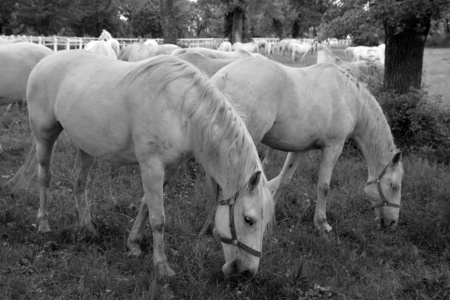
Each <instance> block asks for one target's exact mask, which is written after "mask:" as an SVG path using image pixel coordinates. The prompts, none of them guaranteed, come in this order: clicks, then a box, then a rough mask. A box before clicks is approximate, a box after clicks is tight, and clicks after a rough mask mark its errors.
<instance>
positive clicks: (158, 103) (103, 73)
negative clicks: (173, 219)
mask: <svg viewBox="0 0 450 300" xmlns="http://www.w3.org/2000/svg"><path fill="white" fill-rule="evenodd" d="M73 82H76V83H77V84H76V85H74V84H73ZM27 96H28V97H29V106H28V108H29V118H30V127H31V131H32V133H33V135H34V137H35V139H36V157H37V161H38V182H39V190H40V192H39V195H40V196H39V197H40V207H39V212H38V222H39V231H40V232H47V231H49V230H50V228H49V225H48V212H47V190H48V187H49V183H50V178H51V172H50V163H51V156H52V149H53V146H54V143H55V141H56V139H57V138H58V136H59V134H60V133H61V132H62V131H63V130H65V131H66V133H67V134H68V135H69V137H70V138H71V140H72V142H73V143H74V144H75V146H76V147H77V150H78V154H77V161H76V165H75V170H76V174H77V178H76V181H75V188H74V191H75V199H76V203H77V208H78V212H79V220H80V225H81V226H82V227H83V228H85V229H86V230H88V231H90V232H95V229H94V227H93V224H92V221H91V216H90V212H89V206H88V203H87V199H86V186H87V180H88V173H89V170H90V168H91V166H92V164H93V162H94V158H99V159H102V160H105V161H108V162H112V163H121V164H139V166H140V169H141V176H142V184H143V188H144V197H143V199H142V202H141V205H140V207H139V211H138V215H137V217H136V220H135V223H134V226H133V229H132V230H131V233H130V235H129V238H128V242H127V245H128V247H129V248H130V249H131V250H130V253H131V254H133V255H140V254H141V250H140V246H139V243H140V241H141V240H142V237H143V230H144V228H145V225H146V221H147V219H149V220H150V225H151V228H152V233H153V259H154V263H155V266H156V268H157V271H158V272H159V273H160V274H161V275H167V276H173V275H174V272H173V271H172V269H171V268H170V267H169V264H168V262H167V258H166V255H165V252H164V238H163V234H164V223H165V216H164V208H163V186H164V185H165V184H166V183H167V182H168V180H169V179H170V178H171V177H172V175H173V174H174V173H175V172H176V171H177V169H178V168H179V166H180V165H181V164H182V163H183V162H185V161H186V160H187V159H189V158H190V157H191V156H194V157H195V158H196V160H197V161H198V162H199V163H200V164H202V165H203V167H204V169H205V172H206V174H208V175H209V176H210V177H212V178H213V180H214V182H216V183H217V184H218V185H219V186H220V188H221V189H222V191H223V195H225V196H226V197H225V199H224V200H223V201H222V204H223V205H221V206H219V208H218V209H217V212H216V229H217V233H218V234H219V235H220V236H221V237H222V238H221V240H222V246H223V249H224V253H225V259H226V264H225V265H224V266H223V268H222V269H223V271H224V273H225V274H226V275H229V274H231V273H232V272H234V271H237V272H240V273H244V274H246V273H247V274H253V273H255V272H256V271H257V269H258V265H259V260H260V255H261V249H262V239H263V233H264V230H265V227H266V225H267V223H268V222H269V221H270V219H271V217H272V214H273V210H274V203H273V199H272V196H271V194H270V191H269V189H268V185H267V180H266V178H265V176H264V174H263V173H262V171H261V170H262V166H261V162H260V160H259V157H258V153H257V151H256V147H255V145H254V143H253V141H252V139H251V136H250V134H249V132H248V131H247V129H246V127H245V124H244V122H243V121H242V119H241V118H240V116H239V115H238V114H237V113H236V111H235V110H234V109H233V107H232V106H231V104H230V103H229V102H228V101H227V100H226V98H225V97H224V96H223V95H222V94H221V93H220V92H218V90H217V89H215V88H213V86H212V85H211V84H210V83H209V82H208V81H207V78H206V77H204V76H203V75H202V74H201V73H200V72H198V71H197V70H196V69H195V68H194V67H193V66H192V65H190V64H188V63H186V62H184V61H182V60H181V59H178V58H175V57H172V56H158V57H155V58H153V59H149V60H146V61H144V62H137V63H125V62H122V61H118V60H117V61H114V60H110V59H108V58H104V57H103V56H98V55H95V54H92V53H88V52H86V51H82V50H81V51H79V50H72V51H60V52H58V53H57V54H55V55H53V56H51V57H49V58H48V59H45V60H43V61H41V63H39V64H38V65H37V66H36V67H35V69H34V70H33V71H32V73H31V75H30V80H29V84H28V91H27ZM30 154H31V155H33V153H32V152H30ZM18 173H20V171H19V172H18ZM231 225H232V227H230V226H231ZM230 236H231V238H229V237H230Z"/></svg>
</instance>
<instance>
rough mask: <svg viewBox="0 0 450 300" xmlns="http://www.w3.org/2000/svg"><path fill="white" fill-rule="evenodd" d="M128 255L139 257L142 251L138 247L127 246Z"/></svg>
mask: <svg viewBox="0 0 450 300" xmlns="http://www.w3.org/2000/svg"><path fill="white" fill-rule="evenodd" d="M129 248H130V251H128V256H133V257H139V256H142V251H141V249H140V248H139V247H129Z"/></svg>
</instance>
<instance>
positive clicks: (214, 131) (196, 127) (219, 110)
mask: <svg viewBox="0 0 450 300" xmlns="http://www.w3.org/2000/svg"><path fill="white" fill-rule="evenodd" d="M205 94H209V95H208V96H206V97H197V99H199V100H198V101H197V103H195V104H194V105H193V106H192V107H191V109H190V112H189V113H190V115H191V124H192V130H191V131H190V140H191V141H193V151H194V155H195V157H196V159H197V160H198V161H199V162H200V163H201V164H202V165H203V167H204V168H205V172H207V173H208V174H209V175H210V176H211V177H212V178H213V179H214V180H215V181H216V182H217V183H218V184H219V185H220V187H221V188H222V190H223V193H224V196H231V195H233V194H235V193H236V192H237V191H240V190H241V189H242V188H243V183H244V182H247V180H248V179H249V178H250V176H251V175H252V174H253V172H254V171H256V170H262V166H261V162H260V161H259V158H258V153H257V151H256V147H255V145H254V144H253V141H252V138H251V136H250V134H249V132H248V130H247V129H246V127H245V124H244V121H243V120H242V119H241V117H240V116H239V115H238V113H237V112H236V111H235V110H234V108H233V107H232V106H231V104H229V103H228V102H227V101H226V100H225V98H224V97H223V96H222V95H221V94H219V93H218V92H217V91H216V90H214V89H210V90H208V91H207V92H206V93H204V94H203V95H205Z"/></svg>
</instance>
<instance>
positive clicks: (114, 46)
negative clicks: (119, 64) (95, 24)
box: [98, 29, 120, 57]
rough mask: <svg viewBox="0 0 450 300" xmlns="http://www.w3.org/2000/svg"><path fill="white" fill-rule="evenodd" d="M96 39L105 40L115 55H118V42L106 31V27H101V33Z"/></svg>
mask: <svg viewBox="0 0 450 300" xmlns="http://www.w3.org/2000/svg"><path fill="white" fill-rule="evenodd" d="M98 39H99V40H100V41H101V40H104V41H106V42H107V43H108V44H109V45H110V46H111V48H112V49H113V50H114V52H116V57H117V56H119V52H120V44H119V41H118V40H116V39H114V38H113V37H112V35H111V33H109V32H108V31H106V29H102V34H101V35H100V36H99V37H98Z"/></svg>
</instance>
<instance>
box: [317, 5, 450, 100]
mask: <svg viewBox="0 0 450 300" xmlns="http://www.w3.org/2000/svg"><path fill="white" fill-rule="evenodd" d="M334 3H335V5H333V7H332V8H331V9H330V10H329V11H328V12H327V17H328V18H330V16H331V15H334V16H335V18H333V19H331V20H330V21H329V22H328V23H327V24H326V27H327V28H326V30H325V31H326V34H327V35H331V34H332V33H333V32H334V33H338V34H339V33H341V34H342V33H343V32H345V31H347V32H349V33H350V32H353V33H356V34H357V33H358V31H362V28H363V30H364V28H366V30H367V27H368V26H381V27H382V28H383V29H384V35H385V43H386V55H385V56H386V59H385V74H384V82H383V85H384V88H385V89H386V90H394V91H396V92H398V93H400V94H404V93H407V92H408V91H409V90H410V89H411V88H414V89H420V88H421V83H422V66H423V52H424V49H425V42H426V39H427V35H428V32H429V30H430V26H431V20H432V19H438V18H439V17H440V15H441V11H443V10H445V9H448V6H449V5H450V1H449V0H434V1H433V0H408V1H399V0H377V1H374V0H372V1H370V2H368V1H367V0H345V1H344V0H341V1H339V2H337V1H336V2H334ZM375 28H376V27H375ZM372 31H373V30H372ZM331 36H332V35H331Z"/></svg>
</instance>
